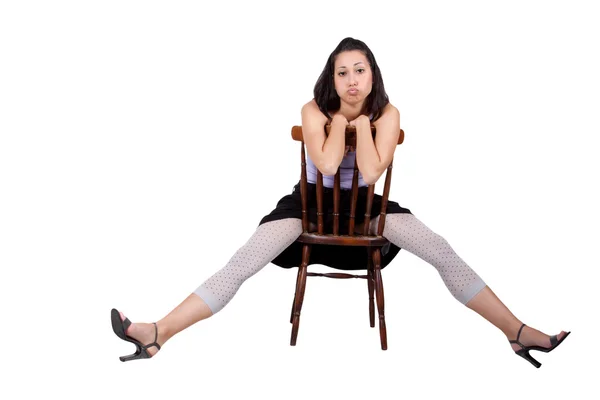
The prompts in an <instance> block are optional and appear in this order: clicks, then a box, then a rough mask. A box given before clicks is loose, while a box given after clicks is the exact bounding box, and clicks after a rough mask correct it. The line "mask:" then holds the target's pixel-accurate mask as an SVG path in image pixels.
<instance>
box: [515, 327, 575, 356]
mask: <svg viewBox="0 0 600 400" xmlns="http://www.w3.org/2000/svg"><path fill="white" fill-rule="evenodd" d="M519 328H520V326H519V327H518V328H517V329H516V330H515V332H514V333H513V334H512V337H508V336H507V338H508V340H516V339H517V335H518V330H519ZM566 334H567V332H565V331H561V332H560V333H559V334H558V335H556V338H557V339H558V341H559V342H560V341H561V339H562V338H563V337H565V335H566ZM519 342H521V344H522V345H523V346H525V347H529V346H540V347H545V348H550V347H552V344H551V343H550V336H549V335H546V334H545V333H543V332H540V331H538V330H537V329H534V328H531V327H529V326H527V325H525V326H524V327H523V329H522V330H521V335H520V336H519ZM510 345H511V347H512V349H513V350H514V351H518V350H521V346H519V345H518V344H517V343H511V344H510Z"/></svg>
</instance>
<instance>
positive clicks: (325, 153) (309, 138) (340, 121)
mask: <svg viewBox="0 0 600 400" xmlns="http://www.w3.org/2000/svg"><path fill="white" fill-rule="evenodd" d="M326 123H327V117H326V116H325V115H324V114H323V113H322V112H321V110H319V107H318V106H317V103H316V102H315V101H314V100H311V101H310V102H308V103H306V104H305V105H304V107H302V136H303V137H304V143H306V149H307V151H308V156H309V157H310V159H311V160H312V161H313V163H314V164H315V166H316V167H317V169H318V170H319V171H321V173H322V174H323V175H335V173H336V172H337V170H338V167H339V166H340V164H341V162H342V159H343V158H344V148H345V142H346V137H345V132H346V125H348V121H346V118H344V117H343V116H341V115H335V116H334V117H333V120H332V121H331V130H330V132H329V136H325V124H326Z"/></svg>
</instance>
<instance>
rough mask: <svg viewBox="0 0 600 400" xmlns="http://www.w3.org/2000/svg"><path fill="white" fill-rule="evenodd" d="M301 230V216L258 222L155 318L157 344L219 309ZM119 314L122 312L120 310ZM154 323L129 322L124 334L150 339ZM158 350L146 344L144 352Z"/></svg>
mask: <svg viewBox="0 0 600 400" xmlns="http://www.w3.org/2000/svg"><path fill="white" fill-rule="evenodd" d="M301 233H302V220H300V219H297V218H286V219H282V220H277V221H271V222H267V223H264V224H262V225H260V226H259V227H258V228H257V229H256V231H255V232H254V234H253V235H252V236H251V237H250V239H249V240H248V242H246V244H245V245H243V246H242V247H241V248H239V249H238V250H237V251H236V252H235V254H234V255H233V256H232V257H231V259H230V260H229V262H228V263H227V265H225V267H224V268H222V269H221V270H219V271H217V272H216V273H215V274H214V275H213V276H211V277H210V278H208V279H207V280H206V281H205V282H204V283H203V284H202V285H200V286H199V287H198V288H197V289H196V290H195V291H194V292H193V293H192V294H190V295H189V296H188V297H187V298H186V299H185V300H183V302H182V303H181V304H179V305H178V306H177V307H175V308H174V309H173V310H172V311H171V312H170V313H169V314H167V315H166V316H165V317H164V318H163V319H161V320H159V321H158V322H157V323H156V325H157V327H158V339H157V342H158V344H159V345H160V346H161V347H162V345H163V344H164V343H165V342H166V341H167V340H169V339H170V338H172V337H173V336H174V335H175V334H177V333H179V332H181V331H182V330H184V329H185V328H187V327H189V326H191V325H193V324H195V323H196V322H198V321H201V320H203V319H205V318H208V317H210V316H212V315H214V314H216V313H217V312H219V311H220V310H221V309H222V308H223V307H225V305H227V303H229V301H230V300H231V299H232V298H233V296H234V295H235V293H236V292H237V291H238V289H239V288H240V286H241V285H242V284H243V283H244V281H245V280H246V279H248V278H250V277H251V276H252V275H254V274H256V273H257V272H258V271H260V270H261V269H262V268H263V267H264V266H265V265H267V264H268V263H269V262H271V260H273V259H274V258H275V257H277V256H278V255H279V254H280V253H281V252H282V251H283V250H285V249H286V248H287V247H288V246H289V245H290V244H292V243H293V242H294V241H295V240H296V239H297V238H298V236H300V234H301ZM121 318H122V319H124V318H125V316H124V315H123V314H121ZM154 334H155V330H154V325H153V324H145V323H134V324H131V326H130V327H129V329H128V330H127V335H128V336H131V337H133V338H134V339H137V340H139V341H140V342H142V343H144V344H148V343H151V342H152V341H154ZM157 351H158V350H157V348H156V347H150V348H149V349H148V353H150V355H154V353H156V352H157Z"/></svg>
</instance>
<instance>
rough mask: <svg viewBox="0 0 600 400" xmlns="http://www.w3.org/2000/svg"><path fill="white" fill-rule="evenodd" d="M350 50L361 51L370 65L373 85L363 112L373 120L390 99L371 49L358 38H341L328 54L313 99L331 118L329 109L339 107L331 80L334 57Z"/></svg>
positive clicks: (379, 114) (337, 97)
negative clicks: (371, 116)
mask: <svg viewBox="0 0 600 400" xmlns="http://www.w3.org/2000/svg"><path fill="white" fill-rule="evenodd" d="M351 50H359V51H361V52H362V53H363V54H364V55H365V57H367V61H368V62H369V66H370V67H371V73H372V77H373V86H372V88H371V93H369V96H368V97H367V99H366V101H365V104H364V109H363V112H364V113H366V114H367V115H370V114H373V121H375V120H377V119H378V118H379V117H380V116H381V113H382V111H383V108H384V107H385V106H386V105H387V104H388V103H389V102H390V100H389V98H388V96H387V94H386V93H385V88H384V87H383V79H382V77H381V71H380V70H379V66H378V65H377V61H375V56H374V55H373V52H371V49H369V47H368V46H367V45H366V44H365V43H364V42H362V41H360V40H358V39H354V38H351V37H347V38H345V39H343V40H342V41H341V42H340V43H339V44H338V45H337V47H336V48H335V50H333V52H332V53H331V54H330V55H329V58H328V59H327V63H326V64H325V68H323V72H321V76H319V79H318V80H317V83H316V84H315V89H314V91H313V95H314V97H315V101H316V102H317V105H318V106H319V109H320V110H321V112H322V113H323V114H325V115H327V117H329V118H331V116H330V115H329V111H330V110H334V111H335V110H339V109H340V97H339V96H338V94H337V92H336V91H335V84H334V82H333V73H334V64H335V58H336V56H337V55H338V54H340V53H341V52H343V51H351Z"/></svg>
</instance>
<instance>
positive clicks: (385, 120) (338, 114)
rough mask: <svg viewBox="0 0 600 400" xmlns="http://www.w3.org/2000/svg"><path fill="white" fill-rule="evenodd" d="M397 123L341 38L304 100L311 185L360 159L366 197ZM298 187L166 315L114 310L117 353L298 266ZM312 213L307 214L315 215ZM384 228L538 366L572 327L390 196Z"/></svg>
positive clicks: (358, 53)
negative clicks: (509, 297)
mask: <svg viewBox="0 0 600 400" xmlns="http://www.w3.org/2000/svg"><path fill="white" fill-rule="evenodd" d="M327 123H330V124H331V132H330V134H329V136H327V137H326V136H325V134H324V132H323V126H324V125H325V124H327ZM371 124H373V125H375V127H376V130H377V135H376V137H375V140H373V138H372V136H371V134H370V125H371ZM347 125H353V126H355V127H356V131H357V141H356V149H349V148H345V141H344V131H345V129H346V126H347ZM399 127H400V115H399V112H398V110H397V109H396V108H395V107H394V106H393V105H392V104H391V103H390V102H389V100H388V97H387V95H386V93H385V90H384V85H383V80H382V77H381V73H380V71H379V67H378V66H377V63H376V61H375V57H374V56H373V53H372V52H371V50H370V49H369V48H368V47H367V46H366V45H365V44H364V43H363V42H361V41H360V40H356V39H353V38H345V39H344V40H342V41H341V42H340V43H339V45H338V46H337V47H336V49H335V50H334V51H333V52H332V53H331V55H330V56H329V59H328V61H327V64H326V66H325V68H324V70H323V72H322V73H321V76H320V77H319V79H318V81H317V83H316V85H315V89H314V99H313V100H311V101H310V102H308V103H307V104H305V105H304V106H303V108H302V131H303V135H304V141H305V143H306V147H307V152H308V158H307V174H308V181H309V183H313V184H314V183H315V182H316V169H319V170H320V171H321V172H322V173H323V175H324V186H325V187H329V188H331V187H332V186H333V177H332V175H334V174H335V172H336V171H337V169H338V167H340V168H341V171H342V174H341V175H342V178H341V187H342V189H349V188H350V185H351V174H350V176H347V175H346V174H344V172H345V171H346V168H347V167H350V169H352V167H353V164H354V157H356V162H357V165H358V168H359V170H360V173H359V185H360V186H361V187H362V189H361V195H360V196H361V198H363V197H364V195H365V190H363V189H364V188H365V187H366V186H367V185H369V184H372V183H375V182H376V181H377V180H378V179H379V177H380V176H381V174H382V173H383V171H384V170H385V169H386V168H387V166H388V165H389V163H390V161H391V160H392V156H393V154H394V150H395V149H396V144H397V142H398V134H399ZM309 186H310V185H309ZM343 192H345V193H348V192H349V191H343ZM299 195H300V194H299V190H298V185H296V188H295V189H294V193H292V194H291V195H288V196H285V197H284V198H282V199H281V200H280V201H279V203H278V204H277V207H276V209H275V210H273V212H271V213H270V214H269V215H267V216H265V217H264V218H263V219H262V220H261V222H260V224H259V226H258V228H257V229H256V231H255V232H254V234H253V235H252V236H251V237H250V239H249V240H248V242H247V243H246V244H245V245H244V246H242V247H241V248H240V249H238V251H237V252H236V253H235V254H234V255H233V257H232V258H231V259H230V260H229V262H228V263H227V265H226V266H225V267H224V268H222V269H221V270H219V271H217V272H216V273H215V274H214V275H213V276H212V277H210V278H209V279H208V280H206V281H205V282H204V283H203V284H202V285H200V286H199V287H198V288H197V289H196V290H195V291H194V292H193V293H192V294H190V295H189V296H188V297H187V298H186V299H185V300H184V301H183V302H182V303H181V304H180V305H179V306H177V307H176V308H175V309H173V310H172V311H171V312H170V313H169V314H168V315H166V316H165V317H164V318H163V319H161V320H159V321H158V322H156V323H153V324H144V323H133V324H132V323H131V322H130V321H129V319H127V318H125V316H124V315H123V314H122V313H120V312H119V311H117V310H115V309H113V310H112V312H111V320H112V324H113V330H114V331H115V333H116V334H117V335H118V336H119V337H120V338H121V339H123V340H127V341H130V342H133V343H135V344H136V348H137V352H136V353H135V354H132V355H131V356H127V357H121V360H122V361H128V360H132V359H138V358H150V357H152V356H153V355H154V354H156V352H158V351H159V350H160V347H161V346H162V345H164V343H165V342H167V341H168V340H169V339H170V338H172V337H173V336H174V335H175V334H177V333H178V332H181V331H182V330H183V329H185V328H187V327H189V326H191V325H193V324H194V323H196V322H198V321H200V320H203V319H205V318H208V317H210V316H212V315H213V314H215V313H217V312H218V311H220V310H221V309H222V308H223V307H224V306H225V305H226V304H227V303H228V302H229V301H230V300H231V299H232V297H233V296H234V295H235V293H236V292H237V290H238V289H239V287H240V286H241V285H242V283H243V282H244V281H245V280H246V279H248V278H249V277H251V276H252V275H254V274H255V273H256V272H258V271H259V270H261V269H262V268H263V267H264V266H265V265H267V264H268V263H269V262H273V263H276V264H278V265H280V266H291V265H295V266H297V265H299V261H298V256H299V252H298V251H297V249H294V248H293V246H291V245H292V243H294V242H295V240H296V239H297V238H298V236H299V235H300V234H301V233H302V222H301V211H300V203H299V201H298V199H299ZM346 199H347V196H346ZM380 199H381V198H380V197H379V196H378V195H376V201H375V202H374V208H373V211H372V213H373V215H376V214H378V212H379V210H378V208H380V202H379V201H380ZM314 217H315V216H314V215H311V218H312V219H313V220H314ZM377 222H378V219H375V220H374V221H372V224H371V229H372V230H374V227H375V226H376V225H377ZM383 236H384V237H385V238H387V239H388V240H389V241H390V242H391V243H392V244H393V246H394V250H395V252H397V250H399V249H400V248H403V249H405V250H407V251H409V252H411V253H413V254H415V255H417V256H418V257H420V258H421V259H423V260H425V261H427V262H428V263H430V264H431V265H433V266H434V267H435V268H436V269H437V270H438V272H439V274H440V276H441V277H442V280H443V281H444V283H445V285H446V287H447V288H448V290H449V291H450V292H451V294H452V295H453V296H454V297H455V298H456V299H457V300H458V301H460V302H461V303H462V304H464V305H466V306H467V307H469V308H470V309H472V310H474V311H475V312H477V313H478V314H480V315H481V316H482V317H484V318H485V319H487V320H488V321H489V322H491V323H492V324H493V325H494V326H496V327H497V328H498V329H500V330H501V331H502V332H503V333H504V334H505V335H506V337H507V339H508V340H509V343H510V344H511V347H512V349H513V350H514V351H515V352H516V354H518V355H520V356H522V357H523V358H525V359H527V360H528V361H530V362H531V363H532V364H533V365H534V366H536V367H539V366H540V365H541V364H539V363H538V362H537V361H536V360H534V359H533V358H532V357H531V356H530V355H529V350H532V349H533V350H539V351H545V352H548V351H550V350H552V349H554V348H555V347H556V346H558V344H560V343H561V342H562V341H563V340H564V339H565V338H566V337H567V335H568V334H569V333H570V332H565V331H561V332H560V333H559V334H558V335H553V336H549V335H546V334H544V333H542V332H540V331H538V330H536V329H533V328H531V327H529V326H526V325H525V324H523V323H522V322H521V321H520V320H519V319H517V318H516V317H515V316H514V315H513V314H512V313H511V312H510V310H509V309H508V308H507V307H506V306H505V305H504V304H503V303H502V302H501V301H500V300H499V299H498V297H496V295H495V294H494V292H492V290H491V289H490V288H489V287H488V286H487V285H486V284H485V282H484V281H483V280H482V279H481V277H479V276H478V275H477V273H475V271H473V270H472V269H471V268H470V267H469V266H468V265H467V264H466V263H465V262H464V261H463V260H462V259H461V258H460V257H459V256H458V255H457V254H456V253H455V252H454V250H452V248H451V247H450V245H449V244H448V242H447V241H446V240H445V239H444V238H442V237H441V236H439V235H437V234H436V233H434V232H432V231H431V230H430V229H429V228H427V227H426V226H425V225H424V224H423V223H422V222H420V221H419V220H418V219H417V218H416V217H415V216H414V215H413V214H412V213H411V212H410V210H408V209H406V208H403V207H400V206H399V205H398V204H397V203H395V202H392V201H390V202H389V203H388V208H387V216H386V224H385V229H384V232H383ZM395 252H394V251H390V252H388V259H387V260H386V259H385V257H384V259H383V260H382V265H385V264H386V263H389V261H390V257H391V258H393V256H394V255H395ZM311 261H312V259H311Z"/></svg>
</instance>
